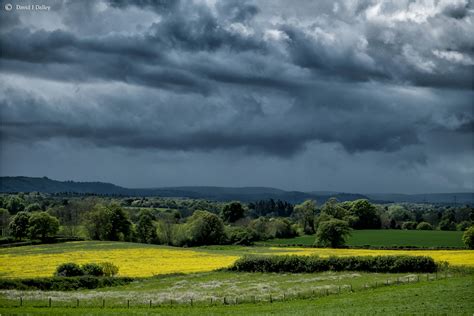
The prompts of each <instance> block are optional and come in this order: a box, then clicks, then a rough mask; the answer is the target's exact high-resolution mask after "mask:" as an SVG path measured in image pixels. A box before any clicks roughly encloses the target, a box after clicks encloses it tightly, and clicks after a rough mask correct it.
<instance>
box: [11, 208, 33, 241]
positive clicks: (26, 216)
mask: <svg viewBox="0 0 474 316" xmlns="http://www.w3.org/2000/svg"><path fill="white" fill-rule="evenodd" d="M29 221H30V213H27V212H19V213H17V214H16V215H15V216H13V218H12V221H11V222H10V225H9V226H8V228H9V230H10V234H11V235H12V236H13V237H15V238H16V239H19V240H21V239H22V238H23V237H26V236H28V227H29Z"/></svg>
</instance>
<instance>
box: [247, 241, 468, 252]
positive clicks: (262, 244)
mask: <svg viewBox="0 0 474 316" xmlns="http://www.w3.org/2000/svg"><path fill="white" fill-rule="evenodd" d="M254 247H267V248H268V247H278V248H295V247H298V248H313V249H325V248H324V247H318V246H313V245H305V244H276V243H265V242H257V243H255V244H254ZM337 249H370V250H469V249H468V248H467V247H420V246H370V245H364V246H342V247H338V248H337Z"/></svg>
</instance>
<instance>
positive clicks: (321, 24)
mask: <svg viewBox="0 0 474 316" xmlns="http://www.w3.org/2000/svg"><path fill="white" fill-rule="evenodd" d="M7 2H8V3H11V4H12V5H13V7H12V10H7V9H5V5H6V4H7ZM0 3H1V10H0V47H2V52H1V55H0V111H1V112H0V114H1V115H0V117H1V118H0V175H2V176H18V175H24V176H35V177H43V176H47V177H49V178H51V179H57V180H61V181H65V180H74V181H101V182H109V183H114V184H117V185H120V186H124V187H129V188H133V187H134V188H147V187H173V186H195V185H198V186H226V187H243V186H259V187H274V188H281V189H283V190H296V191H305V192H308V191H337V192H353V193H364V192H365V193H408V194H419V193H421V194H423V193H446V192H455V193H458V192H469V193H470V192H473V191H474V155H473V153H474V147H473V146H474V130H473V129H474V108H473V101H474V91H473V89H472V87H473V70H474V50H473V44H472V34H473V33H472V25H473V23H474V18H473V17H474V8H473V6H472V2H470V1H467V0H455V1H439V2H429V1H427V2H410V1H396V2H395V1H393V2H384V1H375V0H374V1H372V0H362V1H301V2H298V3H297V5H296V4H294V3H292V4H291V5H288V2H287V1H283V0H276V1H270V0H264V1H256V0H254V1H252V0H250V1H230V0H229V1H217V0H216V1H211V0H194V1H178V0H176V1H167V0H162V1H156V2H154V1H137V2H133V1H132V2H128V1H122V0H99V1H66V0H64V1H62V0H45V1H41V2H40V1H33V0H24V1H23V0H14V1H3V0H1V1H0ZM25 4H41V5H43V7H42V9H41V10H30V9H26V8H25V7H17V6H16V5H25Z"/></svg>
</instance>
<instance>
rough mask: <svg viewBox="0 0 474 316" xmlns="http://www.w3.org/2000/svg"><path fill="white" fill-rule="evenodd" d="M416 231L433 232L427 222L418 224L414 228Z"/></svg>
mask: <svg viewBox="0 0 474 316" xmlns="http://www.w3.org/2000/svg"><path fill="white" fill-rule="evenodd" d="M416 229H417V230H433V226H432V225H431V224H430V223H428V222H420V223H419V224H418V225H417V226H416Z"/></svg>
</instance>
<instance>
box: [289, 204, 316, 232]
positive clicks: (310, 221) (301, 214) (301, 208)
mask: <svg viewBox="0 0 474 316" xmlns="http://www.w3.org/2000/svg"><path fill="white" fill-rule="evenodd" d="M293 215H294V216H295V218H296V219H297V220H298V222H299V223H300V225H301V227H302V228H303V231H304V233H305V234H307V235H312V234H314V216H315V215H316V202H315V201H313V200H306V201H304V202H303V203H301V204H297V205H295V207H294V208H293Z"/></svg>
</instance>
